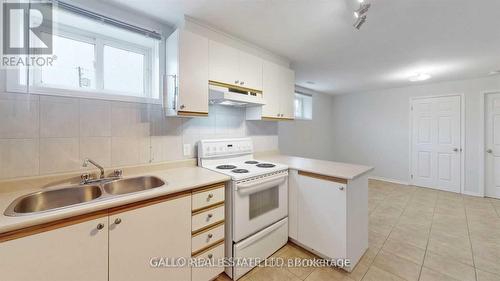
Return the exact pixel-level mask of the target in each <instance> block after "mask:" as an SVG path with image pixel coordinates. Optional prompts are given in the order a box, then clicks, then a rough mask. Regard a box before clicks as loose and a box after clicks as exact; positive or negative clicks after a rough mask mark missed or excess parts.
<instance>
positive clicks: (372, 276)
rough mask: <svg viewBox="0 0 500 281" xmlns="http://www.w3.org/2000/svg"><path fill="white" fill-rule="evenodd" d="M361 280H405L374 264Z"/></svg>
mask: <svg viewBox="0 0 500 281" xmlns="http://www.w3.org/2000/svg"><path fill="white" fill-rule="evenodd" d="M362 280H363V281H405V280H404V279H403V278H401V277H399V276H396V275H394V274H392V273H389V272H387V271H384V270H382V269H380V268H378V267H376V266H372V267H370V270H368V272H367V273H366V275H365V277H363V279H362Z"/></svg>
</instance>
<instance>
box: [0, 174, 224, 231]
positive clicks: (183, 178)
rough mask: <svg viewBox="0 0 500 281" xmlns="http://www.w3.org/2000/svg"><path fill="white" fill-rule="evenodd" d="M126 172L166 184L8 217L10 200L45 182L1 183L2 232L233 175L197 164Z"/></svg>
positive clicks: (33, 180)
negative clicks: (104, 198)
mask: <svg viewBox="0 0 500 281" xmlns="http://www.w3.org/2000/svg"><path fill="white" fill-rule="evenodd" d="M124 175H125V176H124V178H128V177H134V176H143V175H149V176H156V177H158V178H160V179H162V180H163V181H164V182H166V185H165V186H162V187H158V188H155V189H150V190H146V191H141V192H137V193H133V194H126V195H121V196H113V197H109V198H107V199H106V200H102V201H96V202H92V203H88V204H82V205H78V206H73V207H68V208H65V209H62V210H57V211H51V212H47V213H41V214H36V215H24V216H18V217H8V216H5V215H4V214H3V212H4V211H5V209H6V208H7V207H8V206H9V204H10V203H12V201H14V199H16V198H17V197H19V196H22V195H26V194H28V193H32V192H36V191H40V190H43V188H42V187H41V186H42V184H41V183H42V182H43V180H36V179H32V180H30V182H31V183H30V184H26V183H24V184H22V183H19V184H16V183H15V182H10V183H8V184H5V183H2V184H0V233H4V232H8V231H12V230H17V229H21V228H25V227H29V226H33V225H38V224H42V223H46V222H51V221H56V220H60V219H65V218H69V217H74V216H77V215H82V214H87V213H91V212H95V211H100V210H104V209H108V208H113V207H117V206H121V205H125V204H129V203H134V202H138V201H142V200H146V199H151V198H155V197H159V196H162V195H168V194H173V193H178V192H182V191H186V190H190V189H195V188H198V187H203V186H207V185H211V184H216V183H220V182H224V181H227V180H229V179H230V178H229V177H228V176H225V175H223V174H220V173H216V172H212V171H209V170H207V169H203V168H199V167H195V166H191V167H181V168H168V169H163V170H158V169H157V170H153V171H151V172H147V171H144V169H143V170H140V171H137V170H136V171H135V173H134V172H132V173H125V174H124ZM37 182H39V183H40V184H37ZM64 184H66V185H67V184H68V183H63V182H60V184H59V185H64ZM46 186H47V185H46Z"/></svg>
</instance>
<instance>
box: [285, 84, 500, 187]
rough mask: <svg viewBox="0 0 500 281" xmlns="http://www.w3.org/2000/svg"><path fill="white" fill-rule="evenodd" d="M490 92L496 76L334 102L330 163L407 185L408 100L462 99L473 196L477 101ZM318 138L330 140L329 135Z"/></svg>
mask: <svg viewBox="0 0 500 281" xmlns="http://www.w3.org/2000/svg"><path fill="white" fill-rule="evenodd" d="M495 90H496V91H500V77H498V76H494V77H488V78H482V79H474V80H463V81H453V82H445V83H436V84H426V85H418V86H412V87H405V88H396V89H387V90H377V91H369V92H363V93H355V94H348V95H342V96H334V97H333V103H332V105H333V106H332V107H331V112H332V119H331V121H332V123H331V125H330V126H329V128H331V129H332V130H333V133H334V136H335V137H334V138H332V140H334V141H333V142H332V146H331V147H332V150H333V158H334V159H335V160H338V161H345V162H351V163H359V164H366V165H372V166H374V167H375V171H374V172H373V175H375V176H379V177H383V178H388V179H395V180H399V181H404V182H408V181H409V179H408V177H409V141H410V140H409V130H410V128H409V124H410V123H409V102H410V97H416V96H432V95H447V94H464V95H465V116H466V117H465V136H466V138H465V146H464V149H465V150H464V155H465V191H466V192H467V193H470V194H477V193H478V192H479V190H480V189H479V175H480V173H481V171H479V170H478V167H479V155H481V154H482V153H484V152H483V151H481V149H480V128H481V126H484V125H483V124H481V121H480V120H481V116H480V107H481V104H480V101H481V95H482V93H483V92H485V91H495ZM325 129H327V128H325ZM280 137H281V127H280ZM322 138H330V135H329V133H326V134H325V135H323V137H322ZM280 145H281V140H280Z"/></svg>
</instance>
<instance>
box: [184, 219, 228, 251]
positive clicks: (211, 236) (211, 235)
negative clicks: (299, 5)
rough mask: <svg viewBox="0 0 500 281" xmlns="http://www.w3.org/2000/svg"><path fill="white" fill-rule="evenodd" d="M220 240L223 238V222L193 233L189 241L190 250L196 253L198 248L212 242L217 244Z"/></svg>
mask: <svg viewBox="0 0 500 281" xmlns="http://www.w3.org/2000/svg"><path fill="white" fill-rule="evenodd" d="M222 240H224V223H222V224H220V225H218V226H215V227H214V228H211V229H208V230H206V231H203V232H200V233H198V234H195V235H193V238H192V241H191V249H192V252H193V253H197V252H199V251H200V250H202V249H204V248H207V247H209V246H211V245H213V244H217V243H219V242H220V241H222Z"/></svg>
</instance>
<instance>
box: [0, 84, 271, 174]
mask: <svg viewBox="0 0 500 281" xmlns="http://www.w3.org/2000/svg"><path fill="white" fill-rule="evenodd" d="M238 137H251V138H252V139H253V141H254V147H255V150H256V151H267V150H277V149H278V125H277V123H274V122H264V121H245V110H244V109H240V108H233V107H224V106H210V114H209V117H207V118H172V117H165V116H164V112H163V110H162V108H161V106H160V105H151V104H140V103H127V102H116V101H104V100H93V99H82V98H67V97H56V96H43V95H29V94H13V93H0V179H8V178H16V177H25V176H36V175H45V174H54V173H62V172H71V171H79V170H84V169H85V168H83V167H82V163H83V159H85V158H92V159H94V160H95V161H97V162H98V163H101V164H102V165H104V166H105V167H114V166H126V165H137V164H146V163H152V162H164V161H172V160H181V159H186V158H193V157H196V143H197V141H199V140H200V139H209V138H238ZM184 144H188V145H189V146H190V150H191V153H190V154H189V155H188V156H184V155H183V146H184Z"/></svg>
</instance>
